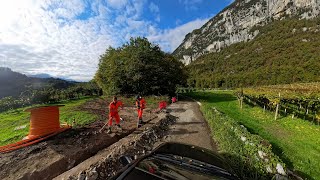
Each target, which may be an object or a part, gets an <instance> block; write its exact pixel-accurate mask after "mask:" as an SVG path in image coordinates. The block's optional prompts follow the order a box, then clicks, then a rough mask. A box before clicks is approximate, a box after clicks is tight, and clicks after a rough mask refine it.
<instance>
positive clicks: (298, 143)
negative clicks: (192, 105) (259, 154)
mask: <svg viewBox="0 0 320 180" xmlns="http://www.w3.org/2000/svg"><path fill="white" fill-rule="evenodd" d="M188 95H190V96H192V97H193V98H194V99H197V100H198V101H200V102H201V103H203V106H204V107H216V108H217V109H218V110H219V111H221V112H223V113H225V114H226V115H227V116H229V117H231V118H233V119H235V120H237V121H238V123H240V124H243V125H244V126H245V127H247V129H248V130H249V131H250V132H251V133H253V134H258V135H260V136H261V137H262V138H264V139H266V140H268V141H269V142H270V143H271V144H272V150H273V152H274V153H275V154H276V155H278V156H279V157H280V158H281V159H282V160H283V162H285V163H286V165H287V167H289V168H290V169H293V170H295V171H296V172H297V173H298V174H300V175H301V176H303V177H305V178H307V179H320V163H319V162H320V127H319V126H317V125H314V124H312V123H310V122H308V121H304V120H302V119H297V118H295V119H293V120H292V119H291V117H281V118H280V119H278V120H274V114H273V113H272V112H267V111H266V112H264V111H263V109H262V108H259V107H250V106H247V105H245V106H244V108H243V109H240V107H239V104H238V101H237V99H236V97H235V96H234V95H233V92H232V91H207V92H196V93H189V94H188ZM202 110H203V108H202ZM206 110H207V111H209V109H208V108H206ZM204 113H205V112H204Z"/></svg>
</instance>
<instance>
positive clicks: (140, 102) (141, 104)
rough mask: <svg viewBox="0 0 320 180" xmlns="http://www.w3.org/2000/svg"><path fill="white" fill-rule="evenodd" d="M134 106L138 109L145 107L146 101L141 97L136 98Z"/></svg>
mask: <svg viewBox="0 0 320 180" xmlns="http://www.w3.org/2000/svg"><path fill="white" fill-rule="evenodd" d="M136 106H137V108H138V109H145V108H146V101H145V100H144V99H143V98H141V99H140V100H136Z"/></svg>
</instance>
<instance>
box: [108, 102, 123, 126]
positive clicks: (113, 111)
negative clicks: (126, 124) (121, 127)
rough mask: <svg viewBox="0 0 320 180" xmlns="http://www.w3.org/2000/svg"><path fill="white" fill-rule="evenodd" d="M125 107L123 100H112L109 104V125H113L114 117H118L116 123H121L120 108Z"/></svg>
mask: <svg viewBox="0 0 320 180" xmlns="http://www.w3.org/2000/svg"><path fill="white" fill-rule="evenodd" d="M120 106H121V107H123V103H122V102H121V101H116V102H111V103H110V104H109V122H108V125H109V126H112V119H113V118H115V119H116V124H120V116H119V113H118V108H119V107H120Z"/></svg>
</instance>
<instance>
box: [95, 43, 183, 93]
mask: <svg viewBox="0 0 320 180" xmlns="http://www.w3.org/2000/svg"><path fill="white" fill-rule="evenodd" d="M95 81H96V82H97V83H98V85H99V86H100V87H101V88H102V90H103V91H104V93H106V94H142V95H151V94H156V95H158V94H172V93H174V92H175V90H176V87H177V86H178V85H185V84H186V73H185V72H184V70H183V64H182V63H181V62H179V61H178V60H176V59H175V58H174V57H173V56H171V55H169V54H166V53H164V52H163V51H161V50H160V48H159V46H157V45H154V44H152V43H150V42H149V41H148V40H147V39H146V38H140V37H138V38H135V39H133V38H131V39H130V42H129V43H127V44H124V45H122V47H119V48H117V49H115V48H112V47H109V48H108V49H107V50H106V52H105V54H103V55H102V56H101V58H100V61H99V68H98V71H97V72H96V74H95Z"/></svg>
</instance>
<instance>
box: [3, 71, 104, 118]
mask: <svg viewBox="0 0 320 180" xmlns="http://www.w3.org/2000/svg"><path fill="white" fill-rule="evenodd" d="M96 95H102V91H101V89H100V88H99V87H98V86H97V85H96V83H95V82H82V83H78V82H70V81H65V80H62V79H56V78H33V77H27V76H26V75H24V74H20V73H17V72H14V71H12V70H11V69H9V68H0V112H2V111H6V110H8V109H14V108H19V107H24V106H28V105H32V104H41V103H56V102H61V101H64V100H70V99H79V98H81V97H84V96H96Z"/></svg>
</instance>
